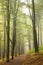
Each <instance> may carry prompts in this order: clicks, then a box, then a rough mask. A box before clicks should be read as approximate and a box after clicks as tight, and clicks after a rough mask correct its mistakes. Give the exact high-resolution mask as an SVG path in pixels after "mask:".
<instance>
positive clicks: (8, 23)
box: [7, 0, 10, 62]
mask: <svg viewBox="0 0 43 65" xmlns="http://www.w3.org/2000/svg"><path fill="white" fill-rule="evenodd" d="M9 34H10V12H9V0H7V62H9Z"/></svg>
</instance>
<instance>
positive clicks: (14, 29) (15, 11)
mask: <svg viewBox="0 0 43 65" xmlns="http://www.w3.org/2000/svg"><path fill="white" fill-rule="evenodd" d="M16 4H17V0H15V2H14V21H13V44H12V54H11V56H12V59H14V48H15V44H16V20H17V13H18V7H19V6H18V7H17V9H16ZM18 5H19V2H18Z"/></svg>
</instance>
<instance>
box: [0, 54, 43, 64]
mask: <svg viewBox="0 0 43 65" xmlns="http://www.w3.org/2000/svg"><path fill="white" fill-rule="evenodd" d="M0 65H43V54H33V55H21V56H18V57H15V59H14V60H10V62H8V63H7V62H5V63H1V64H0Z"/></svg>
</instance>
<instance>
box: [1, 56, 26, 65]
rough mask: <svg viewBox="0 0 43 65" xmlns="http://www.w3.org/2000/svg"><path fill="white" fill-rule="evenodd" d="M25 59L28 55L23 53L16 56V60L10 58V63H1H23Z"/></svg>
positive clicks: (18, 64)
mask: <svg viewBox="0 0 43 65" xmlns="http://www.w3.org/2000/svg"><path fill="white" fill-rule="evenodd" d="M25 59H26V55H21V56H18V57H16V58H15V59H14V60H10V61H9V62H8V63H7V62H4V63H1V64H0V65H22V64H23V62H24V61H25Z"/></svg>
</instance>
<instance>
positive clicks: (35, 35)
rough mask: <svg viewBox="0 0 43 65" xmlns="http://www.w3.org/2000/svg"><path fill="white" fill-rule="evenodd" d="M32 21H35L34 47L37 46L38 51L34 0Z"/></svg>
mask: <svg viewBox="0 0 43 65" xmlns="http://www.w3.org/2000/svg"><path fill="white" fill-rule="evenodd" d="M32 23H33V38H34V48H35V52H38V44H37V33H36V29H35V5H34V0H32Z"/></svg>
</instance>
